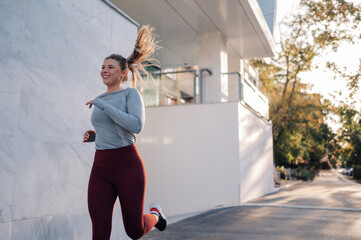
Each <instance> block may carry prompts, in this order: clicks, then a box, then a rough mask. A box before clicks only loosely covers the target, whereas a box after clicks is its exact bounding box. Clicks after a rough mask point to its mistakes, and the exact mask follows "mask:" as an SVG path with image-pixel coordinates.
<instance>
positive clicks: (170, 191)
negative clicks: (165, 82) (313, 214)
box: [137, 102, 273, 216]
mask: <svg viewBox="0 0 361 240" xmlns="http://www.w3.org/2000/svg"><path fill="white" fill-rule="evenodd" d="M270 129H271V125H268V124H266V123H265V122H264V121H263V120H261V119H259V118H258V117H256V116H255V115H254V114H253V113H251V112H250V111H249V110H248V109H246V108H245V107H243V106H242V105H241V104H240V103H238V102H229V103H216V104H203V105H180V106H168V107H157V108H147V109H146V125H145V128H144V130H143V131H142V133H141V134H140V135H139V136H138V142H137V146H138V149H139V151H140V154H141V156H142V158H143V160H144V162H145V165H146V169H147V175H148V180H147V194H146V205H148V204H149V203H151V202H158V203H160V204H161V205H162V208H163V209H164V211H165V213H166V214H167V215H168V216H174V215H180V214H186V213H191V212H198V211H203V210H207V209H211V208H214V207H216V206H219V205H234V204H238V203H240V202H241V201H242V202H244V201H246V200H249V199H251V198H255V197H259V196H262V195H264V194H267V193H270V192H272V191H273V172H272V170H273V154H272V152H273V150H272V145H270V143H271V144H272V137H271V135H269V131H270ZM248 178H249V179H248ZM240 191H241V192H240Z"/></svg>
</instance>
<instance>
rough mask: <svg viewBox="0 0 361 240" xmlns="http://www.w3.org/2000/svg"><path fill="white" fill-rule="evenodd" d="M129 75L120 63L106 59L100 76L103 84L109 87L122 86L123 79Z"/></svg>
mask: <svg viewBox="0 0 361 240" xmlns="http://www.w3.org/2000/svg"><path fill="white" fill-rule="evenodd" d="M126 74H127V71H126V70H122V69H121V67H120V65H119V63H118V61H117V60H114V59H111V58H109V59H105V60H104V63H103V66H102V70H101V71H100V76H101V77H102V79H103V83H104V84H105V85H107V86H108V87H110V86H114V85H115V84H118V85H119V84H120V83H121V82H122V79H123V78H124V77H125V75H126Z"/></svg>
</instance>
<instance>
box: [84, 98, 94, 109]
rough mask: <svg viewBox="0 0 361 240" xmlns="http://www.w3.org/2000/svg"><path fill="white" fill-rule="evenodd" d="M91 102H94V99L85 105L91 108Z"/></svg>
mask: <svg viewBox="0 0 361 240" xmlns="http://www.w3.org/2000/svg"><path fill="white" fill-rule="evenodd" d="M93 102H94V99H93V100H91V101H89V102H87V103H86V104H85V105H89V108H91V107H92V106H93Z"/></svg>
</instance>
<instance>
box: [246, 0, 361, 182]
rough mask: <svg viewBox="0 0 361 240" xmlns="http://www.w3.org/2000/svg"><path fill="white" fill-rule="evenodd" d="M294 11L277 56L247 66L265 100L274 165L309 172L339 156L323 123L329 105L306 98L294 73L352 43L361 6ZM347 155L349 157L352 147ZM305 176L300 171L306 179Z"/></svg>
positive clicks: (304, 6)
mask: <svg viewBox="0 0 361 240" xmlns="http://www.w3.org/2000/svg"><path fill="white" fill-rule="evenodd" d="M300 9H301V10H300V12H299V13H298V14H296V15H293V16H291V17H289V18H288V19H287V22H284V23H283V24H282V27H281V29H282V30H284V31H283V32H282V33H281V34H282V36H281V42H280V43H279V44H278V46H279V49H280V51H279V53H278V54H277V56H275V57H274V58H273V59H271V60H270V61H269V62H266V61H265V60H257V59H256V60H253V61H252V62H251V63H252V65H253V67H255V68H256V69H258V71H259V77H260V80H261V82H262V88H261V91H263V92H264V94H265V95H266V96H268V98H269V103H270V110H269V111H270V119H271V120H272V123H273V140H274V144H273V145H274V156H275V163H276V165H277V166H286V167H299V168H300V169H302V170H304V171H306V172H307V171H309V172H312V173H314V172H316V171H317V169H320V168H322V163H321V160H322V159H331V160H332V161H331V162H332V163H333V164H336V163H337V158H338V157H339V156H340V155H342V154H344V152H343V151H342V148H341V147H340V145H339V143H338V142H339V141H338V139H337V138H336V135H335V134H334V133H332V131H331V129H330V128H329V126H327V124H326V122H325V116H326V115H327V114H328V113H329V112H331V111H333V110H334V107H333V106H332V104H331V103H330V102H328V101H326V100H323V99H322V98H321V96H320V95H318V94H310V93H309V91H308V86H307V85H305V84H303V83H302V82H301V81H300V78H299V74H300V73H302V72H306V71H310V70H311V69H312V68H313V67H315V64H314V63H313V60H314V58H315V57H316V56H317V55H319V54H321V53H322V51H323V50H325V49H327V48H332V49H333V50H335V51H336V50H337V48H338V46H339V45H340V43H341V42H343V41H349V42H353V41H354V39H355V38H356V37H357V36H355V35H354V34H353V33H352V31H350V29H354V28H357V27H358V24H359V23H360V21H361V16H360V10H361V8H360V7H359V6H356V5H354V4H353V3H349V2H347V1H343V0H319V1H316V0H301V5H300ZM316 80H317V79H315V81H316ZM354 82H357V81H354ZM357 83H358V82H357ZM355 136H356V135H355ZM358 140H359V138H358V139H356V137H354V138H352V141H354V142H355V143H356V142H357V141H358ZM350 141H351V139H350ZM360 149H361V148H360ZM347 154H348V155H349V156H354V158H355V156H356V155H355V154H356V152H355V149H353V150H352V151H351V150H350V151H349V152H347ZM357 154H359V153H358V152H357ZM358 156H361V154H360V155H358ZM306 172H303V171H301V170H300V173H301V175H307V174H309V178H310V179H312V178H311V173H307V174H306Z"/></svg>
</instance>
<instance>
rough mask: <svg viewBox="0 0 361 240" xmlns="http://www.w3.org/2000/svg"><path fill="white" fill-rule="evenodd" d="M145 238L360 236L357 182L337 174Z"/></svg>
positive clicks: (360, 192) (218, 239) (209, 239)
mask: <svg viewBox="0 0 361 240" xmlns="http://www.w3.org/2000/svg"><path fill="white" fill-rule="evenodd" d="M143 239H148V240H150V239H167V240H181V239H182V240H187V239H190V240H241V239H245V240H253V239H256V240H258V239H259V240H260V239H267V240H269V239H277V240H283V239H285V240H286V239H287V240H293V239H302V240H305V239H317V240H319V239H327V240H332V239H335V240H336V239H337V240H338V239H340V240H348V239H355V240H356V239H361V185H360V184H356V183H354V182H353V181H350V180H347V179H346V178H344V177H343V176H340V175H338V174H337V173H335V172H322V173H320V175H319V177H318V178H316V179H315V181H313V182H300V183H297V184H295V185H293V186H291V187H288V188H284V189H282V190H280V191H278V192H277V193H275V194H271V195H268V196H265V197H262V198H259V199H256V200H255V201H252V202H249V203H246V204H244V205H241V206H237V207H230V208H222V209H214V210H211V211H208V212H206V213H203V214H200V215H198V216H195V217H192V218H188V219H185V220H183V221H180V222H177V223H174V224H171V225H169V226H168V227H167V229H166V231H164V232H159V231H156V230H155V231H152V232H150V233H149V234H148V235H147V236H146V237H144V238H143Z"/></svg>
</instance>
